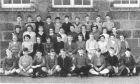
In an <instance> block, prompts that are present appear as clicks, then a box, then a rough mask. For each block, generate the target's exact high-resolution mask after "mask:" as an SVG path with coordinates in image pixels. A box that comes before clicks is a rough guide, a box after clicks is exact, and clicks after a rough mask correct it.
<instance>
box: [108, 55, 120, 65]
mask: <svg viewBox="0 0 140 84" xmlns="http://www.w3.org/2000/svg"><path fill="white" fill-rule="evenodd" d="M107 65H108V66H115V67H117V66H118V65H119V60H118V57H117V56H115V55H114V56H113V57H111V56H110V55H109V56H108V57H107Z"/></svg>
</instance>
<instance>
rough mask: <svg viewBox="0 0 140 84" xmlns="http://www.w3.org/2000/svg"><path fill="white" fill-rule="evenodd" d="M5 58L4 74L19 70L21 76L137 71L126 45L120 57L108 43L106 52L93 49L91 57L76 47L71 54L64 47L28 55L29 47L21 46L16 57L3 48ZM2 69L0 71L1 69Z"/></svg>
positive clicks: (130, 73)
mask: <svg viewBox="0 0 140 84" xmlns="http://www.w3.org/2000/svg"><path fill="white" fill-rule="evenodd" d="M6 54H7V56H6V58H5V59H4V61H3V73H4V75H14V74H18V75H21V76H31V77H33V78H35V77H46V76H52V75H53V76H64V77H66V76H72V75H73V74H76V75H78V76H89V75H99V76H109V77H111V76H122V75H123V76H124V75H127V76H132V75H134V74H136V66H135V61H134V58H133V56H132V55H131V50H130V49H129V48H127V50H126V52H125V54H124V56H122V57H121V58H120V59H118V57H117V56H116V55H115V50H114V48H113V47H110V49H109V50H108V54H107V55H103V54H102V53H101V49H96V50H95V53H94V55H93V56H91V58H89V57H88V56H87V54H86V53H85V51H84V49H83V48H79V49H78V51H77V54H75V55H70V54H68V53H67V51H66V50H65V49H61V50H60V54H59V55H56V53H55V51H54V49H51V50H50V53H49V54H48V56H43V53H42V51H37V52H36V54H35V57H34V58H32V57H31V56H30V55H29V51H28V48H24V49H23V55H22V56H21V57H19V61H17V59H16V58H15V57H14V56H13V53H12V52H11V51H10V50H8V49H7V50H6ZM1 72H2V71H1Z"/></svg>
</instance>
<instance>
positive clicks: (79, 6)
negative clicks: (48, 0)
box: [52, 0, 93, 8]
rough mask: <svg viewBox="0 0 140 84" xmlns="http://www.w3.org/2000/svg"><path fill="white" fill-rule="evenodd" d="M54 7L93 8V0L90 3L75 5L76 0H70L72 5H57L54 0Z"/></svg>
mask: <svg viewBox="0 0 140 84" xmlns="http://www.w3.org/2000/svg"><path fill="white" fill-rule="evenodd" d="M52 7H53V8H92V7H93V0H90V5H75V4H74V0H70V5H55V4H54V0H52Z"/></svg>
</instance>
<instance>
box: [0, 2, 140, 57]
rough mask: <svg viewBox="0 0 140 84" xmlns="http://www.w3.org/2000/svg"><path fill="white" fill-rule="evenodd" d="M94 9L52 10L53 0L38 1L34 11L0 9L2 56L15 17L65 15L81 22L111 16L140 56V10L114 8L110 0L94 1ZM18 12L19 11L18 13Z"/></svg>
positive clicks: (0, 51)
mask: <svg viewBox="0 0 140 84" xmlns="http://www.w3.org/2000/svg"><path fill="white" fill-rule="evenodd" d="M93 1H94V2H93V5H94V6H93V8H84V9H83V8H52V6H51V0H36V2H35V7H33V8H32V9H30V10H29V9H28V10H27V9H3V8H0V55H1V57H3V56H4V53H5V52H4V50H5V49H6V48H7V46H8V42H9V41H10V40H11V34H10V33H11V32H12V30H13V28H14V25H13V23H14V21H15V17H16V16H17V15H19V14H21V15H22V16H23V18H26V17H27V16H28V15H29V14H31V15H33V16H34V17H35V16H36V15H38V14H40V15H41V16H42V17H43V18H44V17H45V16H47V15H51V16H52V18H53V19H54V18H55V17H56V16H60V17H62V19H63V18H64V16H65V15H68V16H70V17H71V20H73V19H74V18H75V16H80V18H81V21H83V18H84V17H85V15H89V16H90V17H91V20H94V19H95V17H96V15H98V14H99V15H101V16H102V17H103V19H104V17H105V15H106V14H110V15H111V16H112V18H113V20H114V21H115V26H116V27H117V28H118V29H119V30H120V31H121V32H122V33H125V34H126V35H127V36H128V37H127V40H128V42H129V44H130V47H131V48H132V50H133V52H134V54H135V55H136V56H137V57H138V56H139V55H140V10H139V9H140V8H139V9H135V8H132V9H130V8H113V7H112V6H111V3H110V2H108V0H93ZM17 10H18V11H17ZM139 57H140V56H139Z"/></svg>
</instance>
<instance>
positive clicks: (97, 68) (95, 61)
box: [89, 49, 109, 75]
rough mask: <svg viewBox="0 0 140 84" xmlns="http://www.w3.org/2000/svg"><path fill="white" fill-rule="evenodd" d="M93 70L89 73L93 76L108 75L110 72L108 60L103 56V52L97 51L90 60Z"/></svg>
mask: <svg viewBox="0 0 140 84" xmlns="http://www.w3.org/2000/svg"><path fill="white" fill-rule="evenodd" d="M90 61H91V62H90V65H91V69H90V70H89V72H90V73H91V74H93V75H106V74H107V73H109V70H108V69H107V68H106V60H105V58H104V56H103V55H101V50H100V49H97V50H96V52H95V55H94V56H92V58H91V60H90Z"/></svg>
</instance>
